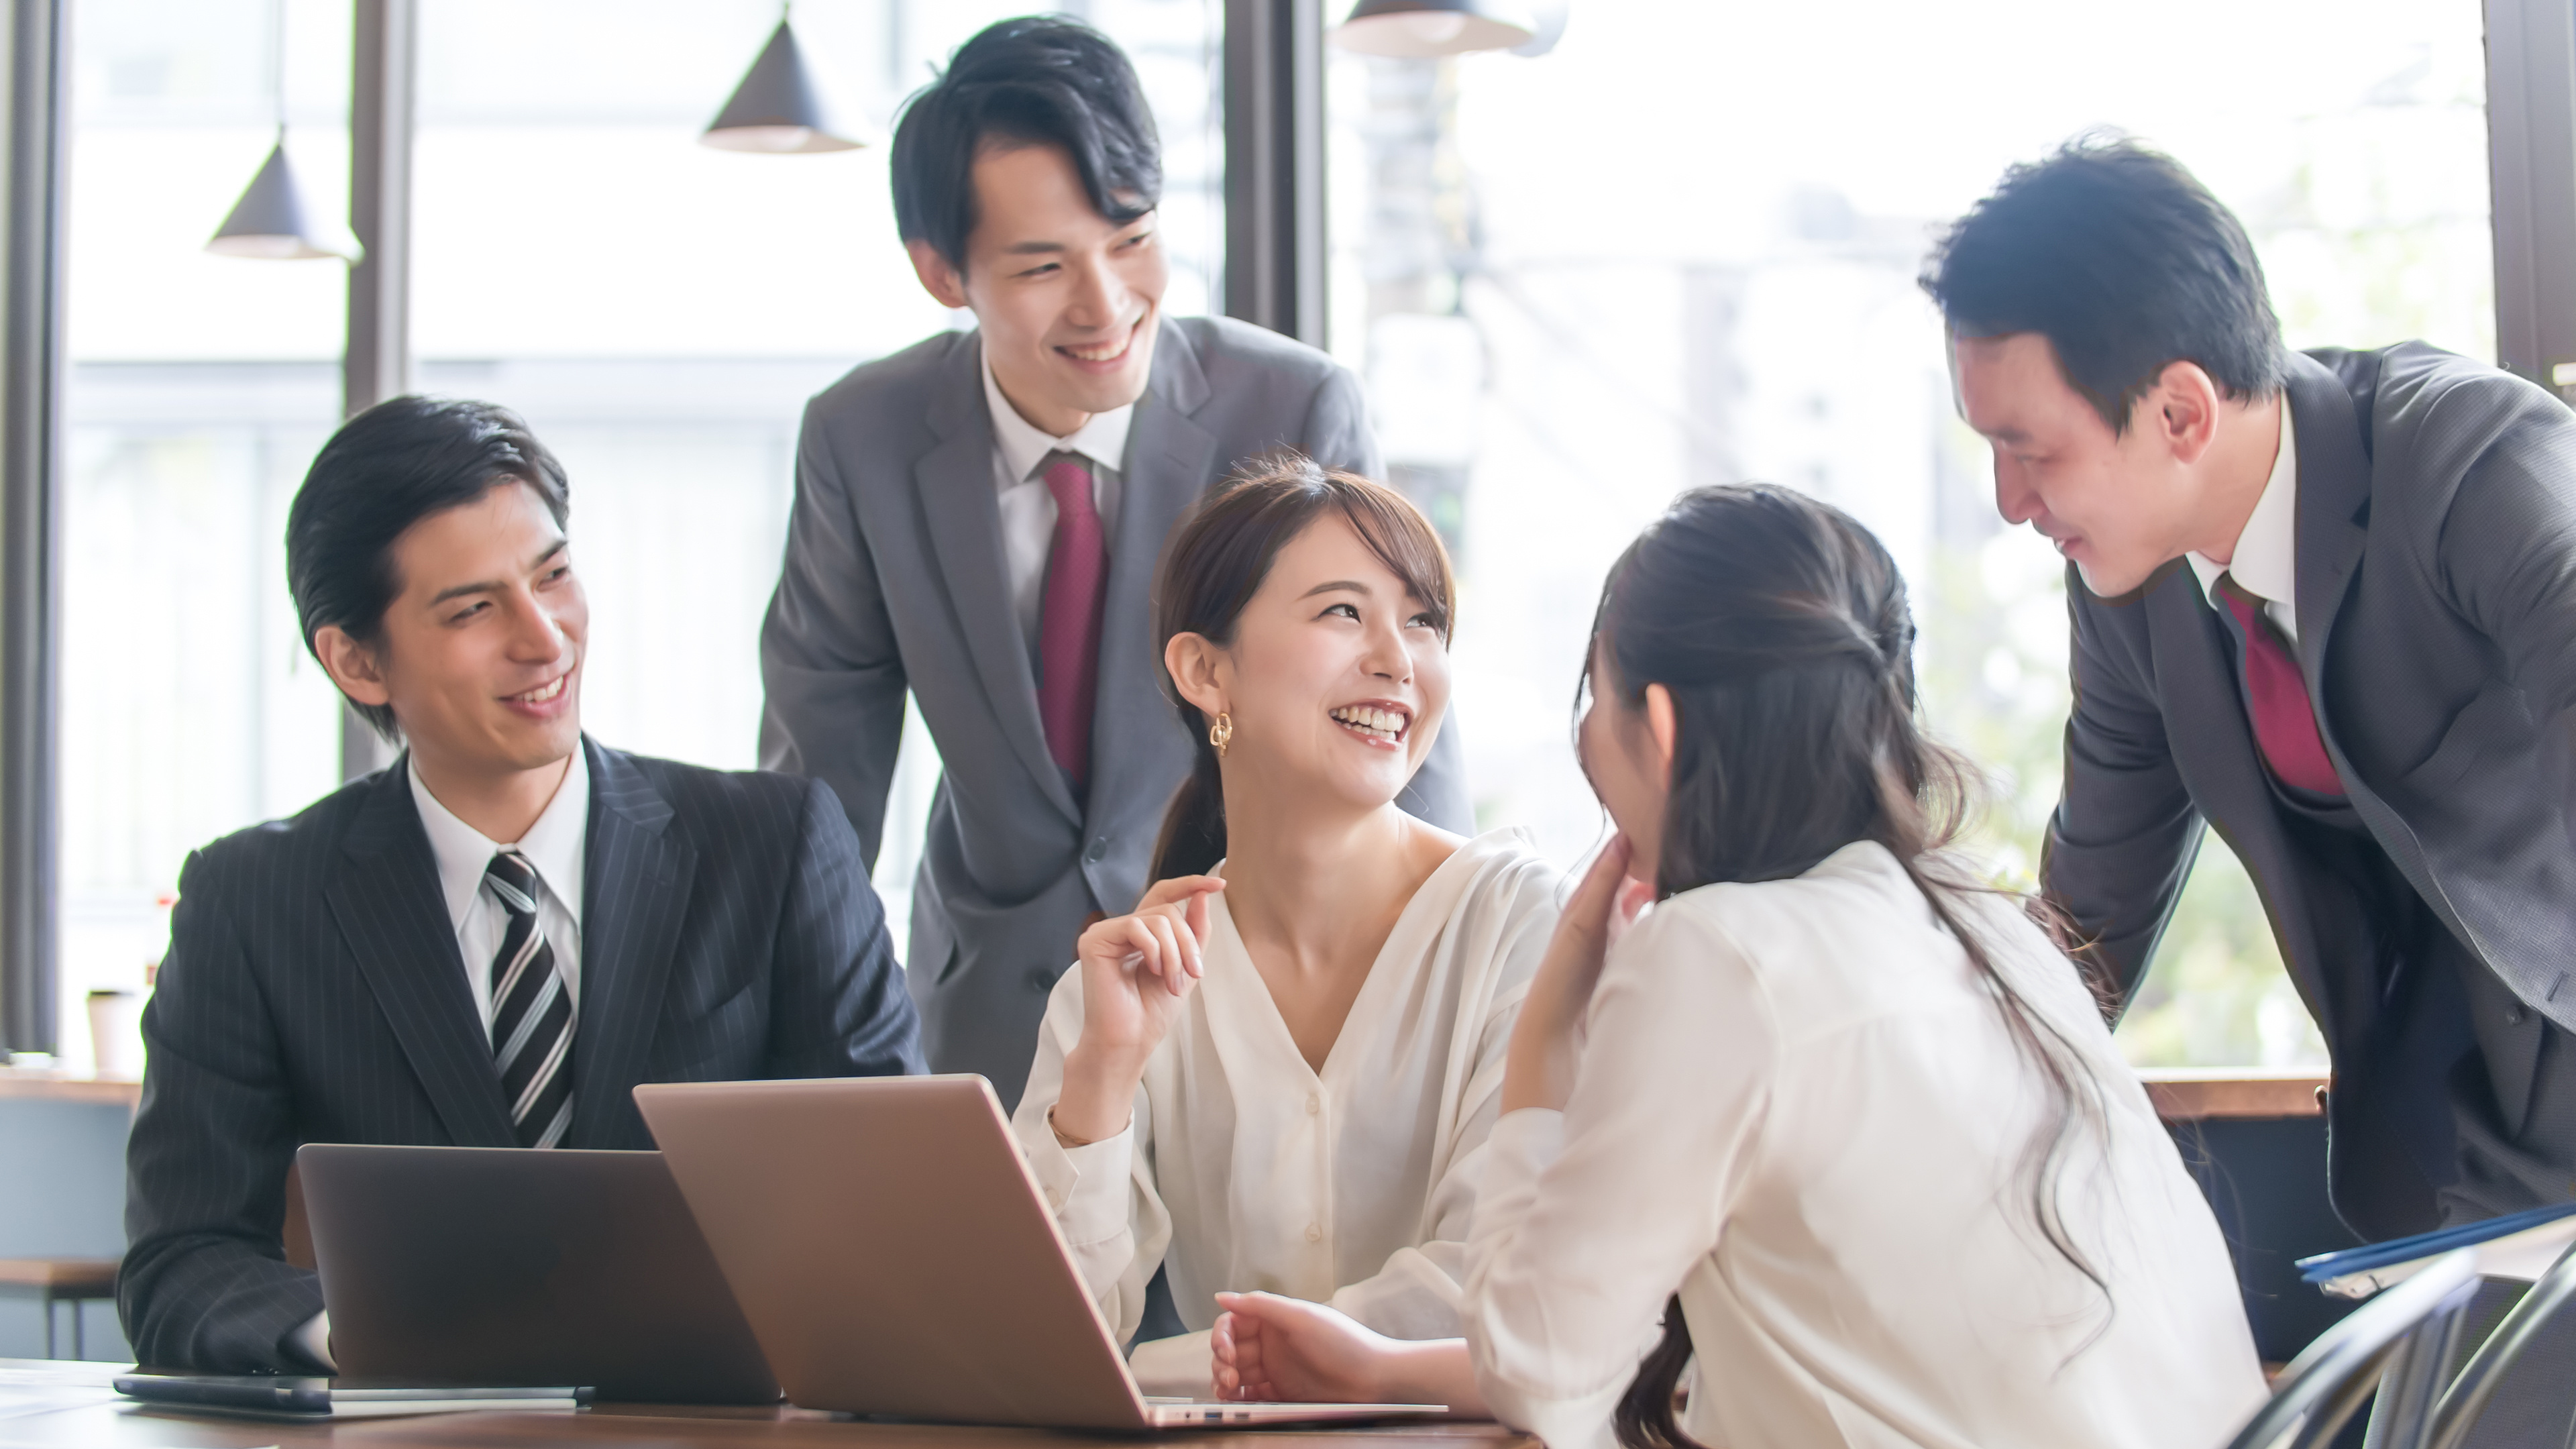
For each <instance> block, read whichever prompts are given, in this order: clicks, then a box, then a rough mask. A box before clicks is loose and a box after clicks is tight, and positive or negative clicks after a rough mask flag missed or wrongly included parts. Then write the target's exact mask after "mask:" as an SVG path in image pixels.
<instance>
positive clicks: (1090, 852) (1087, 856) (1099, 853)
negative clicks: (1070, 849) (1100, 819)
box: [1082, 835, 1109, 865]
mask: <svg viewBox="0 0 2576 1449" xmlns="http://www.w3.org/2000/svg"><path fill="white" fill-rule="evenodd" d="M1108 854H1109V837H1108V836H1106V835H1104V836H1102V837H1100V838H1099V839H1098V840H1095V841H1093V842H1091V847H1090V848H1089V849H1087V850H1085V851H1083V853H1082V858H1083V859H1084V860H1087V861H1089V862H1091V863H1092V864H1093V865H1098V864H1100V862H1101V860H1102V859H1103V858H1104V857H1106V856H1107V855H1108Z"/></svg>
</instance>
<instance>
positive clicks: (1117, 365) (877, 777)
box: [761, 16, 1475, 1106]
mask: <svg viewBox="0 0 2576 1449" xmlns="http://www.w3.org/2000/svg"><path fill="white" fill-rule="evenodd" d="M891 165H892V170H893V180H894V209H895V222H896V226H897V229H898V230H899V231H900V232H901V233H902V237H903V241H904V243H905V245H906V246H907V247H908V248H909V249H910V251H911V254H912V261H913V267H914V270H915V271H916V273H917V274H918V275H919V277H920V279H921V283H922V285H923V286H924V287H925V288H927V289H928V290H929V291H930V293H931V295H933V296H935V297H937V298H938V299H939V301H940V302H941V303H943V304H945V305H947V306H949V307H954V308H959V309H963V310H968V311H971V312H973V313H974V316H975V323H976V326H975V330H974V331H972V332H943V333H940V334H939V335H937V336H935V337H932V338H930V339H929V340H927V341H924V342H921V343H919V344H917V345H915V346H912V347H909V348H906V349H905V350H903V351H901V352H898V353H896V354H894V355H893V356H891V357H886V358H882V359H880V360H878V361H875V362H871V363H869V364H867V365H866V366H864V367H861V368H859V369H857V370H856V371H854V372H852V373H851V374H850V375H849V376H847V377H845V378H843V379H841V380H840V381H839V382H838V383H835V384H834V385H833V386H832V387H831V389H830V390H829V391H826V392H825V393H823V394H822V395H821V396H819V397H817V398H815V399H814V401H813V403H812V405H811V406H809V407H808V408H807V409H806V413H805V428H804V436H803V438H802V440H801V442H800V444H799V447H798V450H797V470H796V508H795V513H794V515H793V518H792V520H791V522H790V524H789V531H788V538H787V559H786V566H785V569H784V571H783V572H782V574H781V576H780V578H779V582H778V592H777V596H776V598H775V599H774V600H773V601H772V602H771V604H770V608H769V618H768V622H767V624H766V625H765V627H764V628H763V630H762V633H761V678H762V681H763V683H764V686H765V687H766V690H767V693H768V706H767V712H766V714H765V715H764V717H763V719H762V722H761V760H762V762H763V763H764V764H767V765H768V766H770V767H771V768H772V769H779V770H788V771H792V772H794V773H797V774H801V775H811V776H813V777H815V778H816V779H819V780H822V781H825V782H826V783H828V784H830V785H831V787H832V788H833V789H834V790H835V791H836V792H838V793H839V795H840V797H841V803H842V804H844V805H846V806H848V807H849V811H850V821H851V823H852V824H853V825H855V826H856V827H857V828H858V832H859V839H860V840H861V842H863V844H864V847H865V849H866V851H867V855H868V858H869V860H870V861H871V862H873V861H874V860H875V858H876V851H877V845H878V839H879V835H880V833H881V831H882V830H883V827H884V823H885V804H886V792H887V787H888V785H889V783H890V782H891V780H892V778H893V774H894V767H895V756H896V745H897V742H898V741H899V739H900V738H901V736H902V733H903V716H904V697H905V694H906V693H907V691H909V693H910V694H911V696H912V698H913V700H914V701H915V703H916V705H917V706H918V708H919V709H920V711H921V717H922V720H923V722H924V723H926V724H927V725H928V726H929V728H930V735H931V738H932V739H933V740H934V741H936V742H937V744H938V746H939V756H940V760H941V763H942V766H943V768H944V774H943V777H942V779H941V781H940V786H939V792H938V795H937V797H936V798H935V799H934V800H933V801H932V803H931V808H930V822H929V830H928V838H927V840H926V841H925V842H924V845H923V850H922V864H921V871H920V875H919V877H918V880H917V883H916V884H915V886H914V890H913V901H912V934H911V939H910V942H909V944H908V946H907V948H906V953H905V954H906V956H907V964H908V965H909V966H910V968H911V969H910V971H909V972H908V979H909V981H910V983H911V988H912V993H913V999H914V1001H915V1002H917V1003H918V1004H919V1005H920V1007H921V1013H922V1030H923V1035H924V1037H925V1039H926V1041H927V1043H928V1047H929V1055H930V1061H931V1064H932V1066H933V1067H935V1068H936V1069H937V1070H940V1071H943V1072H981V1073H983V1074H984V1075H985V1076H986V1077H989V1078H991V1079H992V1082H993V1087H994V1090H995V1091H996V1092H998V1093H1000V1094H1001V1098H1002V1102H1003V1104H1004V1105H1005V1106H1008V1105H1010V1104H1012V1103H1014V1102H1016V1101H1017V1100H1018V1099H1019V1095H1020V1087H1021V1084H1022V1083H1023V1082H1025V1081H1026V1080H1027V1077H1028V1070H1029V1059H1030V1057H1031V1055H1032V1054H1033V1053H1034V1052H1035V1050H1036V1045H1037V1029H1038V1020H1039V1018H1040V1017H1041V1016H1042V1015H1044V1013H1045V1010H1046V1001H1047V993H1048V991H1050V990H1051V989H1053V987H1054V985H1055V981H1056V978H1057V977H1058V976H1061V975H1062V974H1063V973H1064V970H1065V968H1066V967H1067V966H1068V965H1070V964H1071V963H1072V961H1073V947H1074V940H1075V938H1076V937H1077V936H1079V935H1080V934H1081V931H1082V925H1083V921H1084V919H1085V918H1086V917H1087V916H1090V915H1091V914H1092V913H1093V912H1097V911H1106V912H1110V913H1124V912H1126V911H1128V910H1130V909H1132V908H1133V907H1134V906H1135V903H1136V900H1137V898H1138V897H1139V896H1140V895H1142V894H1143V892H1144V889H1145V886H1146V885H1147V884H1148V882H1147V881H1146V879H1145V871H1146V867H1147V864H1148V862H1149V860H1150V859H1151V857H1152V854H1153V848H1154V841H1155V838H1156V835H1157V833H1158V831H1159V828H1160V826H1161V823H1162V817H1163V811H1164V807H1165V806H1166V805H1167V804H1168V803H1169V802H1170V800H1171V797H1172V792H1173V791H1174V790H1175V789H1176V788H1178V787H1179V785H1180V783H1181V780H1182V778H1183V777H1184V776H1186V775H1187V774H1188V773H1189V768H1190V742H1189V741H1188V740H1187V739H1185V738H1184V737H1183V735H1182V731H1181V727H1180V725H1179V723H1178V722H1177V719H1176V717H1175V715H1174V713H1173V710H1172V707H1171V704H1170V702H1169V701H1168V700H1166V699H1165V698H1164V697H1163V694H1162V688H1161V683H1160V675H1159V669H1160V662H1159V661H1160V658H1161V652H1160V650H1159V648H1158V647H1157V644H1156V641H1155V639H1154V636H1153V628H1152V622H1151V620H1150V618H1149V613H1148V598H1147V595H1148V592H1149V590H1150V587H1151V585H1152V582H1153V574H1154V567H1155V563H1156V560H1157V559H1158V558H1159V557H1160V555H1161V553H1162V548H1163V540H1164V538H1165V536H1166V535H1168V534H1169V533H1170V532H1171V529H1172V526H1173V524H1174V523H1175V522H1177V521H1178V520H1179V518H1180V517H1181V515H1182V513H1183V512H1185V511H1186V510H1187V509H1188V508H1189V506H1190V505H1191V504H1192V503H1194V502H1196V501H1197V500H1198V498H1199V496H1200V494H1202V493H1203V492H1205V491H1206V489H1207V488H1208V487H1209V486H1210V485H1211V484H1213V483H1215V482H1217V481H1218V480H1219V479H1221V478H1222V477H1224V476H1225V474H1226V473H1227V472H1228V471H1229V470H1230V469H1232V468H1233V467H1234V465H1235V464H1236V463H1237V462H1239V461H1241V460H1243V459H1246V458H1250V457H1252V456H1254V455H1256V454H1260V453H1265V452H1269V451H1272V450H1275V449H1279V448H1283V447H1293V448H1296V449H1298V450H1299V451H1301V452H1304V453H1306V454H1307V455H1308V456H1310V457H1312V458H1314V459H1315V460H1316V461H1318V462H1321V463H1323V464H1325V465H1326V466H1328V467H1334V468H1344V469H1348V470H1350V471H1352V472H1356V473H1361V474H1367V475H1371V476H1374V475H1376V473H1377V472H1378V454H1377V446H1376V443H1375V442H1374V441H1373V439H1372V438H1371V436H1370V433H1369V426H1368V410H1367V405H1366V403H1365V401H1364V400H1363V399H1362V397H1361V394H1360V387H1359V382H1358V379H1356V378H1354V377H1352V376H1351V374H1350V373H1349V372H1347V371H1345V370H1343V369H1342V368H1340V367H1338V366H1335V365H1334V363H1333V361H1332V359H1330V358H1328V357H1326V356H1324V355H1323V354H1322V353H1320V352H1317V351H1315V350H1314V349H1313V348H1310V347H1305V346H1301V345H1300V344H1298V343H1295V342H1292V341H1290V340H1288V339H1286V338H1284V337H1280V336H1277V335H1275V334H1273V333H1269V332H1265V331H1263V330H1261V329H1260V328H1257V327H1252V326H1248V325H1246V324H1243V323H1240V322H1233V321H1228V320H1226V319H1223V318H1214V317H1192V318H1170V317H1165V316H1164V315H1163V314H1162V298H1163V287H1164V282H1165V279H1166V274H1167V264H1166V261H1165V258H1164V255H1163V249H1162V240H1161V237H1160V235H1159V233H1158V231H1157V229H1156V217H1155V211H1154V208H1155V204H1156V200H1157V197H1158V195H1159V193H1160V191H1161V189H1162V162H1161V159H1160V154H1159V149H1158V146H1157V143H1156V140H1155V136H1154V123H1153V117H1152V116H1151V114H1150V113H1149V112H1148V111H1147V110H1146V108H1145V101H1144V97H1143V95H1142V94H1141V93H1140V92H1139V90H1138V88H1137V84H1136V74H1135V71H1134V69H1133V68H1132V67H1130V66H1129V64H1128V62H1127V57H1126V56H1124V55H1122V54H1120V53H1119V50H1118V48H1117V47H1116V46H1114V45H1112V44H1110V43H1109V41H1107V40H1106V39H1104V38H1103V37H1101V36H1100V35H1099V34H1098V33H1097V32H1095V31H1093V30H1091V29H1090V28H1088V27H1086V26H1084V25H1082V24H1081V23H1079V22H1077V21H1072V20H1066V19H1062V18H1059V17H1046V16H1039V17H1029V18H1024V19H1017V20H1005V21H1002V22H1000V23H999V24H996V25H994V26H992V27H991V28H989V29H987V30H985V31H984V32H983V33H982V34H980V35H977V36H976V37H975V38H974V39H972V40H970V41H968V42H967V43H966V44H965V45H964V46H963V47H961V48H960V49H959V50H958V52H957V54H956V56H955V57H954V58H953V60H952V61H951V63H950V65H949V68H948V71H947V73H946V74H945V75H943V76H941V77H940V78H939V80H938V81H937V82H935V83H934V84H932V85H930V86H929V87H927V88H925V89H924V90H922V91H921V92H920V93H919V94H917V95H915V96H913V98H912V99H911V100H910V101H909V102H908V103H907V104H906V106H905V109H904V114H903V118H902V120H901V121H900V122H899V123H898V124H897V125H896V127H895V134H894V146H893V157H892V162H891ZM1402 803H1403V804H1404V806H1405V808H1407V809H1409V810H1411V811H1413V812H1414V813H1415V814H1417V815H1420V816H1422V817H1423V818H1424V819H1426V820H1429V821H1431V822H1432V823H1434V824H1436V825H1441V826H1444V827H1446V828H1448V829H1450V830H1455V831H1460V832H1464V833H1469V834H1472V833H1473V832H1474V828H1475V820H1474V812H1473V811H1472V809H1471V808H1470V807H1469V805H1468V802H1467V796H1466V789H1465V786H1464V783H1463V779H1462V775H1461V771H1460V768H1459V763H1458V748H1457V731H1456V729H1455V727H1454V726H1453V727H1452V728H1450V729H1448V730H1444V731H1442V733H1441V736H1440V739H1439V740H1438V742H1437V743H1436V744H1435V745H1434V746H1433V748H1432V753H1431V757H1430V759H1429V760H1428V761H1427V762H1426V763H1425V764H1424V765H1423V767H1422V770H1421V772H1420V774H1419V775H1418V776H1416V778H1415V779H1414V781H1413V783H1412V786H1411V787H1410V788H1409V789H1408V790H1407V791H1406V793H1405V795H1404V797H1403V799H1402Z"/></svg>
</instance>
